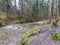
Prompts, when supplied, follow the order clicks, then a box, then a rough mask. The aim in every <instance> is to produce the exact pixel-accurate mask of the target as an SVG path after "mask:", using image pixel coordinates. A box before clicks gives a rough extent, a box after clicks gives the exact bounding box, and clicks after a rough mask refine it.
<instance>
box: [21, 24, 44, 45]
mask: <svg viewBox="0 0 60 45" xmlns="http://www.w3.org/2000/svg"><path fill="white" fill-rule="evenodd" d="M42 27H43V25H41V26H38V27H36V28H34V29H30V30H28V31H27V32H26V33H25V36H24V38H23V39H22V41H21V44H22V45H26V44H27V41H28V38H29V37H30V36H34V35H37V34H39V32H38V30H40V29H42Z"/></svg>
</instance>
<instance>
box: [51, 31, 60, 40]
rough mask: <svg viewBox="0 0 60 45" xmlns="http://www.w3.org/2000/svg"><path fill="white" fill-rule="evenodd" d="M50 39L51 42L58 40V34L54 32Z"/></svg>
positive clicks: (59, 37) (59, 35)
mask: <svg viewBox="0 0 60 45" xmlns="http://www.w3.org/2000/svg"><path fill="white" fill-rule="evenodd" d="M52 39H53V40H60V33H57V32H54V33H53V34H52Z"/></svg>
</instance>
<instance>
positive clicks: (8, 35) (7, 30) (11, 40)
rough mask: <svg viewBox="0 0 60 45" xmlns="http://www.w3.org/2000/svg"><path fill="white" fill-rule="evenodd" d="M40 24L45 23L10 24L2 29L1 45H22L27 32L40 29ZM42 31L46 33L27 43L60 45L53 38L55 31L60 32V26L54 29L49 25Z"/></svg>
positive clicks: (59, 42) (0, 31)
mask: <svg viewBox="0 0 60 45" xmlns="http://www.w3.org/2000/svg"><path fill="white" fill-rule="evenodd" d="M40 23H44V22H38V23H36V22H35V23H26V24H10V25H7V26H5V27H0V45H21V40H22V38H23V37H24V36H25V32H26V31H28V30H29V29H32V28H35V27H38V26H39V25H40ZM42 30H43V31H44V30H45V32H42V33H39V34H38V35H35V36H31V37H29V39H28V42H27V43H29V44H31V45H60V41H58V42H56V41H53V40H52V38H51V34H52V33H53V32H54V31H57V32H60V26H58V27H55V28H52V27H50V25H49V24H44V27H43V28H42Z"/></svg>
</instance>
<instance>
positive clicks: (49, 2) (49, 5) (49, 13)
mask: <svg viewBox="0 0 60 45" xmlns="http://www.w3.org/2000/svg"><path fill="white" fill-rule="evenodd" d="M51 6H52V0H48V7H49V9H48V11H49V12H48V15H49V19H51Z"/></svg>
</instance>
